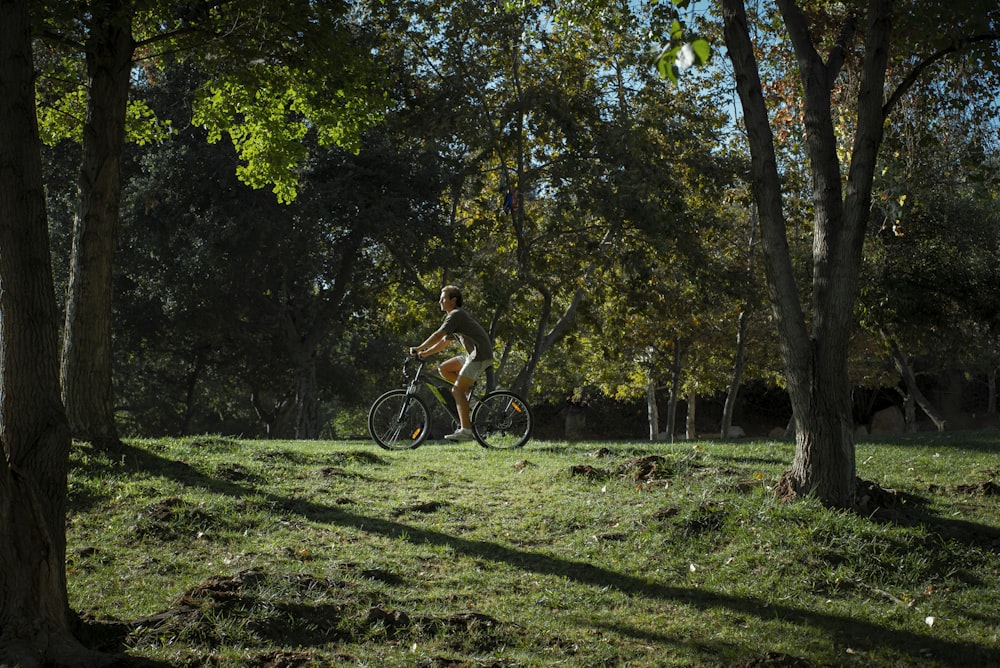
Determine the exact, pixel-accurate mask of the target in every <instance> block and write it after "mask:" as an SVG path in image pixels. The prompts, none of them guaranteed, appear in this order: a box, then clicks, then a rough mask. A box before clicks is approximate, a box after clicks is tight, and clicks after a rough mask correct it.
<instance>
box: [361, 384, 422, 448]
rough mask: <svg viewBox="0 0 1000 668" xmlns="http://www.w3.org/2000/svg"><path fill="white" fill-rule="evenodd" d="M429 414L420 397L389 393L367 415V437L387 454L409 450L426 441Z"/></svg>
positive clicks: (377, 400) (397, 391)
mask: <svg viewBox="0 0 1000 668" xmlns="http://www.w3.org/2000/svg"><path fill="white" fill-rule="evenodd" d="M429 431H430V411H429V410H428V409H427V404H426V403H424V400H423V399H421V398H420V397H418V396H416V395H412V394H407V393H406V390H390V391H389V392H386V393H385V394H383V395H382V396H380V397H379V398H378V399H376V400H375V403H373V404H372V407H371V410H370V411H368V433H369V434H371V437H372V438H373V439H375V442H376V443H378V444H379V445H380V446H381V447H383V448H385V449H386V450H410V449H413V448H416V447H417V446H419V445H420V444H421V443H423V442H424V441H425V440H426V439H427V434H428V432H429Z"/></svg>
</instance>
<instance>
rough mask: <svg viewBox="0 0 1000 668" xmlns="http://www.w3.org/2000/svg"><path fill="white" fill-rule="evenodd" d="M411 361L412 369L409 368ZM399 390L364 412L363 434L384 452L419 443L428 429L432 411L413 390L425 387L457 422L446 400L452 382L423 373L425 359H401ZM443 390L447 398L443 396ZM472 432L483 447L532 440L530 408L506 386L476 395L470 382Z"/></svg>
mask: <svg viewBox="0 0 1000 668" xmlns="http://www.w3.org/2000/svg"><path fill="white" fill-rule="evenodd" d="M414 363H416V370H412V371H411V369H410V367H411V365H412V364H414ZM401 373H402V381H403V382H402V385H403V387H402V388H399V389H395V390H389V391H388V392H386V393H385V394H383V395H382V396H380V397H379V398H378V399H376V400H375V403H373V404H372V407H371V410H369V411H368V432H369V434H371V437H372V438H373V439H374V440H375V442H376V443H378V444H379V446H381V447H383V448H385V449H386V450H412V449H413V448H416V447H419V446H420V445H421V444H422V443H423V442H424V441H425V440H427V437H428V436H429V435H430V431H431V410H430V406H429V405H428V403H427V400H426V399H425V398H424V397H423V396H421V395H420V394H418V393H419V392H420V391H421V390H422V389H426V390H427V392H428V393H429V394H430V396H431V397H433V398H434V399H436V400H437V401H438V403H440V404H441V406H442V407H443V408H444V410H445V412H447V413H448V414H449V415H450V416H451V418H452V420H453V422H454V424H453V426H455V427H457V426H458V422H459V421H458V410H457V409H456V407H455V402H454V400H453V399H452V398H451V387H452V386H451V384H449V383H448V382H447V381H445V380H444V379H442V378H437V377H436V376H430V375H428V374H425V373H424V361H423V360H422V359H420V358H416V357H414V356H412V355H407V356H406V359H404V360H403V369H402V372H401ZM445 392H447V398H446V396H445ZM469 404H470V406H472V413H471V420H472V435H473V437H474V438H475V439H476V442H477V443H479V445H481V446H483V447H484V448H490V449H493V450H512V449H515V448H520V447H521V446H523V445H524V444H525V443H527V442H528V439H529V438H531V427H532V420H531V409H530V408H529V407H528V404H526V403H525V402H524V400H523V399H521V397H519V396H517V395H516V394H514V393H513V392H510V391H508V390H494V391H492V392H487V393H486V394H481V395H480V394H476V391H475V385H473V390H472V397H471V398H470V400H469Z"/></svg>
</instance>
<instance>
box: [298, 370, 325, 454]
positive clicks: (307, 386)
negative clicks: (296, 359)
mask: <svg viewBox="0 0 1000 668" xmlns="http://www.w3.org/2000/svg"><path fill="white" fill-rule="evenodd" d="M295 396H296V401H295V407H296V411H295V438H301V439H310V440H315V439H317V438H319V430H320V427H321V426H322V425H321V424H320V419H319V393H318V390H317V385H316V358H315V357H310V358H309V360H308V361H307V362H306V363H305V364H303V365H301V366H300V367H299V382H298V390H297V391H296V393H295Z"/></svg>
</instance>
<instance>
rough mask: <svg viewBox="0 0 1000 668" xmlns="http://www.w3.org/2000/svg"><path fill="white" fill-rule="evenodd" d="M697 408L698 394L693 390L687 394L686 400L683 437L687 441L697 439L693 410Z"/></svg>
mask: <svg viewBox="0 0 1000 668" xmlns="http://www.w3.org/2000/svg"><path fill="white" fill-rule="evenodd" d="M697 408H698V393H697V392H695V391H694V390H691V391H690V392H688V399H687V419H686V420H685V421H684V437H685V438H686V439H687V440H689V441H694V440H696V439H697V438H698V427H697V423H696V415H695V409H697Z"/></svg>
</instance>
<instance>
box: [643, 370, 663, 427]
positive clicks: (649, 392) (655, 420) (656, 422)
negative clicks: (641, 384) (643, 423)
mask: <svg viewBox="0 0 1000 668" xmlns="http://www.w3.org/2000/svg"><path fill="white" fill-rule="evenodd" d="M646 415H647V416H648V418H649V440H651V441H658V440H660V411H659V409H658V408H657V407H656V383H655V382H654V381H653V376H652V374H650V376H649V380H648V381H647V382H646Z"/></svg>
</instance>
